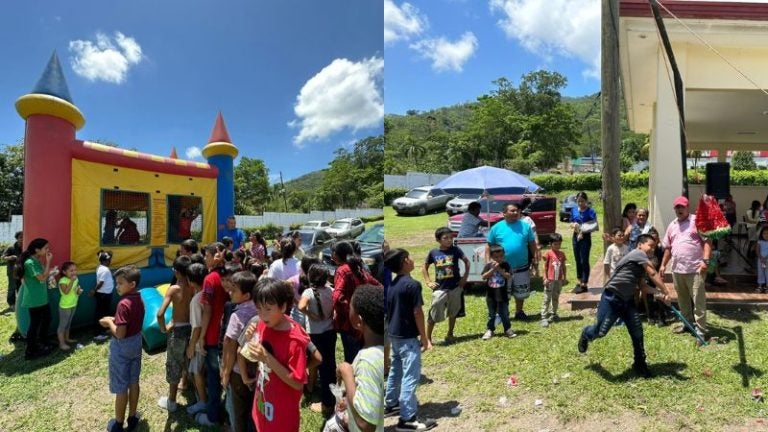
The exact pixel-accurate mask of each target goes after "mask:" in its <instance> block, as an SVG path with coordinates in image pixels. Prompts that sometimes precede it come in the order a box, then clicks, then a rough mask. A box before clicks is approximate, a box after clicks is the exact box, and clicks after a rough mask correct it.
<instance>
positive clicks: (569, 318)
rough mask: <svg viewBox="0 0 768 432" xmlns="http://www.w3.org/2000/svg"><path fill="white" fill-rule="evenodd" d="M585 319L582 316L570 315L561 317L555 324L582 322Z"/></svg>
mask: <svg viewBox="0 0 768 432" xmlns="http://www.w3.org/2000/svg"><path fill="white" fill-rule="evenodd" d="M583 319H584V317H583V316H582V315H568V316H564V317H563V316H561V317H560V319H558V320H557V321H555V324H557V323H564V322H569V321H582V320H583Z"/></svg>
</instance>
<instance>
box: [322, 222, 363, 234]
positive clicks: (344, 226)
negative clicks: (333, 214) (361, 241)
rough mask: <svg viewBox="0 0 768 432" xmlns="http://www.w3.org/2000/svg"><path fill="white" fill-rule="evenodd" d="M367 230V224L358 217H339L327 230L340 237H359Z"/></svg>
mask: <svg viewBox="0 0 768 432" xmlns="http://www.w3.org/2000/svg"><path fill="white" fill-rule="evenodd" d="M363 231H365V224H364V223H363V221H362V220H360V219H358V218H344V219H339V220H337V221H335V222H334V223H333V225H331V226H330V228H328V229H326V230H325V232H327V233H328V234H330V235H331V237H335V238H338V239H342V238H353V237H357V236H359V235H360V234H362V233H363Z"/></svg>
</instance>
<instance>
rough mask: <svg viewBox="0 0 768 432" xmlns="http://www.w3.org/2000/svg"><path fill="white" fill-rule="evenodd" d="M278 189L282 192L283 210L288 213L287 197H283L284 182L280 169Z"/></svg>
mask: <svg viewBox="0 0 768 432" xmlns="http://www.w3.org/2000/svg"><path fill="white" fill-rule="evenodd" d="M280 190H281V191H282V192H283V204H285V212H286V213H288V198H286V197H285V183H283V172H282V171H280Z"/></svg>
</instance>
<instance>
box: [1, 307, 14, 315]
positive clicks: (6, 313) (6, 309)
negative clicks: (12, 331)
mask: <svg viewBox="0 0 768 432" xmlns="http://www.w3.org/2000/svg"><path fill="white" fill-rule="evenodd" d="M12 314H13V309H11V308H9V307H7V308H5V309H3V310H2V311H0V315H12Z"/></svg>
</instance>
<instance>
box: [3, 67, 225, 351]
mask: <svg viewBox="0 0 768 432" xmlns="http://www.w3.org/2000/svg"><path fill="white" fill-rule="evenodd" d="M16 110H17V111H18V113H19V115H20V116H21V117H22V118H23V119H24V120H26V131H25V137H24V147H25V156H24V172H25V176H24V177H25V178H24V239H25V240H26V241H27V242H28V241H31V240H32V239H34V238H37V237H42V238H45V239H48V240H49V242H50V245H51V250H52V252H53V254H54V263H55V264H56V265H60V264H61V263H62V262H64V261H67V260H71V261H73V262H74V263H75V264H76V265H77V268H78V273H79V279H80V286H81V287H82V288H83V290H84V291H85V292H88V291H89V290H90V289H92V288H93V287H94V286H95V271H96V267H97V266H98V259H97V253H98V252H99V251H100V250H111V251H112V252H113V254H114V256H113V259H112V264H111V269H112V270H115V269H117V268H119V267H122V266H124V265H128V264H134V265H136V266H138V267H139V268H140V269H141V286H142V289H141V295H142V298H143V299H144V301H145V306H146V314H145V320H144V324H145V325H144V330H143V333H144V341H145V342H146V346H147V347H148V348H153V347H155V346H157V345H158V344H162V343H164V342H165V337H164V336H163V335H162V334H160V333H159V331H157V327H156V324H157V323H156V319H155V314H156V313H157V309H158V308H159V306H160V302H161V301H162V296H163V292H164V290H163V289H162V288H161V289H160V290H158V289H157V288H156V286H159V285H161V284H166V283H167V282H169V281H170V279H171V277H172V268H171V266H172V263H173V260H174V259H175V257H176V252H177V250H178V249H179V244H180V243H181V242H182V241H183V240H185V239H187V238H194V239H195V240H197V241H198V242H199V243H203V244H204V243H208V242H212V241H214V240H215V239H216V238H217V237H218V235H217V232H218V230H220V229H223V228H224V227H225V224H226V219H227V217H228V216H230V215H232V214H233V212H234V181H233V161H234V158H235V157H236V156H237V154H238V150H237V148H236V147H235V146H234V145H233V144H232V143H231V142H230V138H229V134H228V133H227V129H226V126H225V125H224V120H223V118H222V116H221V113H219V114H218V116H217V117H216V122H215V124H214V127H213V131H212V133H211V136H210V139H209V140H208V144H207V145H206V146H205V147H204V149H203V156H204V157H205V158H206V159H207V161H208V163H201V162H193V161H184V160H179V159H177V158H176V157H175V150H174V151H173V152H172V154H171V157H162V156H156V155H150V154H145V153H139V152H135V151H130V150H123V149H119V148H115V147H110V146H107V145H103V144H98V143H94V142H88V141H85V140H81V139H78V138H77V137H76V136H75V132H76V131H77V130H79V129H81V128H82V127H83V125H84V124H85V117H84V116H83V114H82V113H81V112H80V110H79V109H78V108H77V106H75V105H74V103H73V101H72V98H71V97H70V94H69V89H68V88H67V83H66V81H65V79H64V75H63V72H62V70H61V65H60V64H59V60H58V57H57V56H56V53H54V54H53V55H52V56H51V59H50V61H49V62H48V65H47V67H46V68H45V71H44V72H43V75H42V77H41V78H40V80H39V81H38V82H37V85H36V86H35V87H34V89H33V90H32V92H31V93H29V94H26V95H24V96H22V97H20V98H19V99H18V100H17V101H16ZM24 247H26V244H25V245H24ZM49 294H50V300H51V302H50V307H51V309H52V317H54V319H53V321H54V323H52V331H53V329H55V326H56V324H57V323H56V321H57V317H58V312H57V308H58V298H59V292H58V290H49ZM22 295H23V294H22ZM116 301H117V293H116V292H115V293H114V298H113V303H114V302H116ZM93 308H94V300H93V298H92V297H89V296H88V295H86V294H85V293H84V295H82V296H80V300H79V302H78V306H77V312H76V316H75V319H74V321H73V327H75V326H83V325H89V324H91V323H92V322H93ZM16 314H17V315H16V316H17V323H18V326H19V330H20V331H21V332H22V333H23V334H25V333H26V329H27V327H28V325H29V322H28V320H29V312H28V311H27V310H25V309H24V308H19V309H18V310H17V312H16ZM167 318H170V316H168V317H167Z"/></svg>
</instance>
